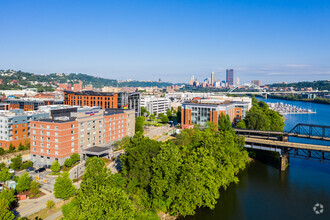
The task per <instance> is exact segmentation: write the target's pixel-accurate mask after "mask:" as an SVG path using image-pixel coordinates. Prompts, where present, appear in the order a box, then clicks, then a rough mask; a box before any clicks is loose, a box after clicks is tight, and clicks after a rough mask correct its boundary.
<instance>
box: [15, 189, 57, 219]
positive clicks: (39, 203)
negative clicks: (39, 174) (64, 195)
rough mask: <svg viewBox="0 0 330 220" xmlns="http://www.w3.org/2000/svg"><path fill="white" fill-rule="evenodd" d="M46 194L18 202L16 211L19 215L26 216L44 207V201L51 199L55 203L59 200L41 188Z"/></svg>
mask: <svg viewBox="0 0 330 220" xmlns="http://www.w3.org/2000/svg"><path fill="white" fill-rule="evenodd" d="M41 191H42V192H44V193H45V194H46V195H44V196H42V197H40V198H38V199H26V200H21V201H19V202H18V204H19V206H18V208H16V211H17V212H18V213H19V216H20V217H27V216H30V215H32V214H34V213H36V212H39V211H40V210H42V209H44V208H46V207H47V206H46V203H47V201H48V200H53V201H54V202H55V203H57V202H59V201H61V200H60V199H57V198H55V197H54V195H53V194H52V193H50V192H48V191H46V190H43V189H41Z"/></svg>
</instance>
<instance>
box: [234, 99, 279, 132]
mask: <svg viewBox="0 0 330 220" xmlns="http://www.w3.org/2000/svg"><path fill="white" fill-rule="evenodd" d="M252 105H253V106H252V108H251V109H250V110H249V111H248V112H247V113H246V115H245V118H244V120H243V121H240V122H239V123H238V124H237V127H238V128H247V129H253V130H268V131H283V129H284V126H285V123H284V119H283V117H282V115H280V114H279V113H278V112H276V111H274V110H271V109H269V106H268V105H267V104H266V103H265V102H263V101H259V102H258V100H257V99H256V98H254V97H252Z"/></svg>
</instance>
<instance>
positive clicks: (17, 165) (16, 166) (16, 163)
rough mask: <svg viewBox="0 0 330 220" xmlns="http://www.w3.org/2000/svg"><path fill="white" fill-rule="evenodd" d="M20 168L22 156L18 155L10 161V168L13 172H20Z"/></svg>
mask: <svg viewBox="0 0 330 220" xmlns="http://www.w3.org/2000/svg"><path fill="white" fill-rule="evenodd" d="M21 166H22V154H19V155H17V156H16V157H15V158H13V159H11V164H10V168H12V169H14V170H20V169H21Z"/></svg>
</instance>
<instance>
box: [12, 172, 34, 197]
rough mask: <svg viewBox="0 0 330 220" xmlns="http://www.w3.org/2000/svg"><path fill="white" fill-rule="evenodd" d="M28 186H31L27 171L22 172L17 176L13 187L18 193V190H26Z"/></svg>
mask: <svg viewBox="0 0 330 220" xmlns="http://www.w3.org/2000/svg"><path fill="white" fill-rule="evenodd" d="M30 186H31V177H30V176H29V174H28V173H23V174H22V175H21V176H20V177H19V179H18V182H17V185H16V188H15V189H16V191H17V192H19V193H20V192H23V191H26V190H28V189H30Z"/></svg>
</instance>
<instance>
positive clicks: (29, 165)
mask: <svg viewBox="0 0 330 220" xmlns="http://www.w3.org/2000/svg"><path fill="white" fill-rule="evenodd" d="M28 167H33V162H32V161H30V160H29V161H26V162H24V163H23V164H22V166H21V167H20V169H21V170H22V169H26V168H28Z"/></svg>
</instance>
